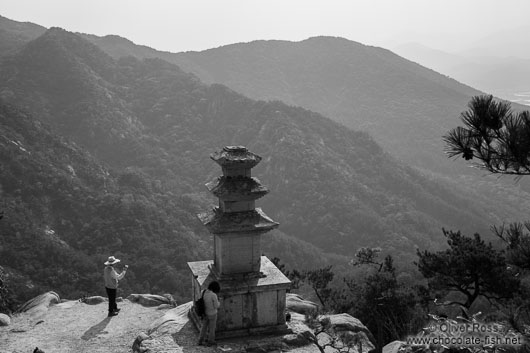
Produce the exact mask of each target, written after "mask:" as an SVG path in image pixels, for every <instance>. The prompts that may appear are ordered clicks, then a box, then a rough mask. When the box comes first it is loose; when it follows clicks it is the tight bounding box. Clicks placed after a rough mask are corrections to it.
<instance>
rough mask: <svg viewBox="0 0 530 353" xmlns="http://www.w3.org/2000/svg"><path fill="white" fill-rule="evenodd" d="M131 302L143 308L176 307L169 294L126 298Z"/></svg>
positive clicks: (137, 295) (136, 295)
mask: <svg viewBox="0 0 530 353" xmlns="http://www.w3.org/2000/svg"><path fill="white" fill-rule="evenodd" d="M127 299H129V300H130V301H131V302H133V303H138V304H141V305H144V306H159V305H171V306H176V302H175V300H174V299H173V297H172V296H171V295H170V294H165V295H156V294H131V295H129V296H128V297H127Z"/></svg>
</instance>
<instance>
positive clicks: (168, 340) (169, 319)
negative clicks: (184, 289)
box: [129, 299, 193, 353]
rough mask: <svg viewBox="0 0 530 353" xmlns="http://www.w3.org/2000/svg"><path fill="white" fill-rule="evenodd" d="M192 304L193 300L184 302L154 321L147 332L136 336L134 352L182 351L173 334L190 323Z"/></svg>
mask: <svg viewBox="0 0 530 353" xmlns="http://www.w3.org/2000/svg"><path fill="white" fill-rule="evenodd" d="M129 300H130V299H129ZM131 301H132V300H131ZM192 305H193V303H192V302H189V303H186V304H182V305H180V306H178V307H176V308H174V309H172V310H169V311H168V312H166V314H165V315H164V316H162V317H161V318H159V319H158V320H156V321H154V322H153V323H152V324H151V326H150V327H149V330H148V332H147V333H142V334H140V335H139V336H138V337H136V340H135V341H134V343H133V347H132V348H133V352H135V353H155V352H170V351H171V352H182V348H181V347H180V346H179V345H178V344H177V343H176V342H175V340H174V338H173V336H174V335H175V334H177V333H179V332H180V331H181V330H182V329H183V327H184V326H185V325H186V324H188V323H189V318H188V312H189V310H190V308H191V307H192Z"/></svg>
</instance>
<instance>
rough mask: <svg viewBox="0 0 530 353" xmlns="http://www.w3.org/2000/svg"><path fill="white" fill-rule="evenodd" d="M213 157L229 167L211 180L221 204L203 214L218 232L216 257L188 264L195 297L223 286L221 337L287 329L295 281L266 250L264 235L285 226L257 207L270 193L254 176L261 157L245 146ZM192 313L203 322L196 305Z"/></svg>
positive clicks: (219, 318)
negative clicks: (289, 296) (287, 298)
mask: <svg viewBox="0 0 530 353" xmlns="http://www.w3.org/2000/svg"><path fill="white" fill-rule="evenodd" d="M210 158H211V159H213V160H214V161H215V162H216V163H218V164H219V165H220V166H221V168H222V170H223V175H222V176H220V177H218V178H216V179H215V180H213V181H211V182H209V183H207V184H206V187H207V188H208V190H209V191H210V192H211V193H212V194H214V195H215V196H216V197H217V198H219V206H217V207H215V208H214V209H213V210H212V211H210V212H207V213H202V214H199V215H198V216H199V219H200V220H201V221H202V223H203V224H204V225H205V226H206V228H208V230H209V231H210V232H211V233H212V234H213V236H214V256H213V260H207V261H197V262H189V263H188V266H189V268H190V270H191V274H192V286H193V289H192V290H193V300H194V302H195V300H197V299H198V298H199V297H200V295H201V291H202V290H203V289H206V288H207V287H208V285H209V283H210V282H212V281H217V282H219V284H220V285H221V292H220V293H219V299H220V301H221V307H220V309H219V312H218V316H217V330H216V337H219V338H223V337H234V336H241V335H248V334H255V333H275V332H278V333H283V332H286V331H287V326H286V324H285V294H286V291H287V290H288V289H289V288H290V286H291V282H290V281H289V280H288V279H287V277H285V276H284V275H283V273H282V272H281V271H280V270H278V268H277V267H276V266H275V265H274V264H273V263H272V262H271V261H270V260H269V259H268V258H267V257H266V256H262V255H261V235H262V234H264V233H266V232H268V231H270V230H271V229H274V228H277V227H278V225H279V224H278V223H276V222H274V221H273V220H272V219H270V218H269V217H267V215H266V214H265V213H264V212H263V211H262V210H261V209H260V208H256V207H255V201H256V200H257V199H259V198H260V197H263V196H265V195H266V194H267V193H268V192H269V190H268V189H267V188H266V187H265V186H263V185H261V183H260V181H259V180H258V179H257V178H253V177H252V176H251V169H252V168H253V167H255V166H256V165H257V164H258V163H259V162H260V161H261V157H260V156H258V155H256V154H254V153H252V152H249V151H248V150H247V149H246V148H245V147H242V146H227V147H224V148H223V149H222V150H221V151H219V152H215V153H213V154H212V155H211V156H210ZM190 316H191V318H192V320H193V321H194V322H195V324H196V325H197V327H200V320H199V318H198V317H197V316H196V315H195V311H194V310H191V311H190Z"/></svg>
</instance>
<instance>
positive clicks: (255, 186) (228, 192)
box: [206, 176, 269, 201]
mask: <svg viewBox="0 0 530 353" xmlns="http://www.w3.org/2000/svg"><path fill="white" fill-rule="evenodd" d="M206 188H208V190H209V191H210V192H211V193H212V194H214V195H215V196H216V197H218V198H220V199H221V200H223V201H252V200H257V199H259V198H260V197H263V196H265V195H266V194H267V193H268V192H269V189H268V188H267V187H266V186H263V185H261V182H260V181H259V180H258V179H257V178H251V177H245V176H220V177H218V178H217V179H215V180H213V181H211V182H209V183H207V184H206Z"/></svg>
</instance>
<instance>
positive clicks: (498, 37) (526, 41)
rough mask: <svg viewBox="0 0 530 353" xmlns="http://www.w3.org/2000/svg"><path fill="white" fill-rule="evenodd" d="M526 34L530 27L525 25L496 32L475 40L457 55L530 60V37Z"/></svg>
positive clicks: (529, 31)
mask: <svg viewBox="0 0 530 353" xmlns="http://www.w3.org/2000/svg"><path fill="white" fill-rule="evenodd" d="M528 33H530V26H529V25H527V24H521V25H520V26H519V27H515V28H511V29H506V30H502V31H498V32H496V33H492V34H489V35H485V36H483V37H482V38H479V39H477V40H475V41H474V42H472V43H470V44H469V45H468V49H466V50H465V51H461V52H460V53H459V54H463V55H465V56H483V57H484V56H492V57H499V58H508V57H516V58H521V59H530V36H529V35H528Z"/></svg>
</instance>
